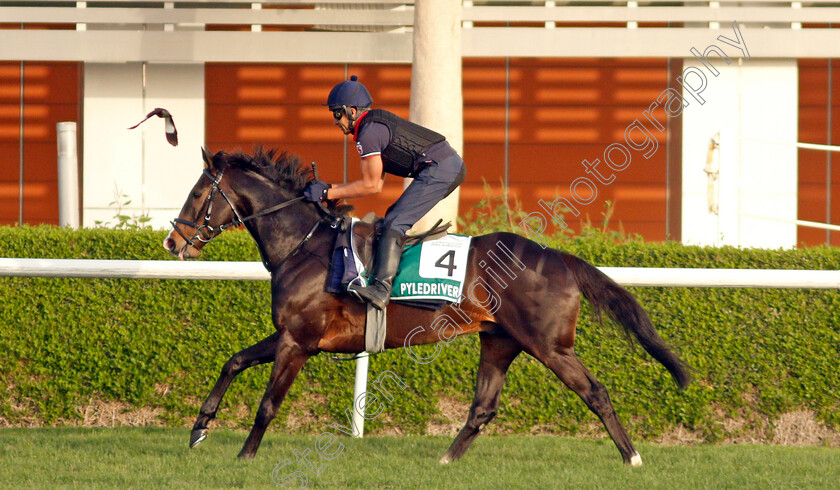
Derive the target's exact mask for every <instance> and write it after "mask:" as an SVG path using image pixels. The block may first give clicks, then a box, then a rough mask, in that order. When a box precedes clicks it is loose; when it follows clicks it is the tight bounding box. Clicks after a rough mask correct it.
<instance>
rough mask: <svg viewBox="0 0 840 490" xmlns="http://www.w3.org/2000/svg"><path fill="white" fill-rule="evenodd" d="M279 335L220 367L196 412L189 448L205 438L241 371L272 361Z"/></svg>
mask: <svg viewBox="0 0 840 490" xmlns="http://www.w3.org/2000/svg"><path fill="white" fill-rule="evenodd" d="M279 338H280V334H279V333H278V332H277V331H275V332H274V333H273V334H271V335H269V336H268V337H266V338H264V339H262V340H260V341H259V342H257V343H256V344H254V345H252V346H251V347H248V348H246V349H243V350H241V351H239V352H237V353H236V354H234V355H233V356H231V358H230V359H228V361H227V362H226V363H225V365H224V367H222V373H221V374H220V375H219V379H218V380H216V384H215V385H214V386H213V389H212V390H210V395H208V396H207V400H205V401H204V404H203V405H201V410H199V412H198V418H197V419H196V421H195V425H193V429H192V433H191V434H190V447H191V448H192V447H195V446H197V445H198V444H199V443H200V442H201V441H203V440H204V439H205V438H206V437H207V424H209V423H210V421H211V420H213V419H214V418H216V412H217V411H218V410H219V404H220V403H221V402H222V398H223V397H224V396H225V392H227V389H228V387H229V386H230V383H231V382H232V381H233V379H234V378H235V377H236V376H237V375H238V374H239V373H241V372H242V371H244V370H246V369H248V368H249V367H252V366H256V365H258V364H265V363H266V362H271V361H273V360H274V354H275V352H277V340H278V339H279Z"/></svg>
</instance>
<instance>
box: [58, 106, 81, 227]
mask: <svg viewBox="0 0 840 490" xmlns="http://www.w3.org/2000/svg"><path fill="white" fill-rule="evenodd" d="M55 129H56V134H57V147H58V224H59V225H61V226H69V227H71V228H79V167H78V156H77V153H76V123H75V122H60V123H57V124H56V125H55Z"/></svg>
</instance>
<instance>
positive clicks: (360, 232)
mask: <svg viewBox="0 0 840 490" xmlns="http://www.w3.org/2000/svg"><path fill="white" fill-rule="evenodd" d="M382 221H383V218H379V217H377V216H376V215H375V214H373V213H368V214H367V215H365V217H364V218H362V221H361V223H356V226H354V227H353V243H354V244H355V246H356V253H357V254H358V256H359V258H360V259H361V260H362V263H363V264H364V266H365V269H367V270H370V269H371V266H372V264H373V244H374V242H375V241H376V237H377V236H378V235H379V234H380V232H381V227H382ZM441 223H443V220H438V222H437V223H435V224H434V226H432V227H431V228H430V229H428V230H426V231H424V232H423V233H420V234H419V235H406V237H405V241H404V242H403V245H404V246H406V247H408V246H411V245H416V244H418V243H422V242H426V241H429V240H436V239H438V238H440V237H442V236H444V235H446V230H448V229H449V228H450V227H451V226H452V223H449V222H447V223H446V224H441Z"/></svg>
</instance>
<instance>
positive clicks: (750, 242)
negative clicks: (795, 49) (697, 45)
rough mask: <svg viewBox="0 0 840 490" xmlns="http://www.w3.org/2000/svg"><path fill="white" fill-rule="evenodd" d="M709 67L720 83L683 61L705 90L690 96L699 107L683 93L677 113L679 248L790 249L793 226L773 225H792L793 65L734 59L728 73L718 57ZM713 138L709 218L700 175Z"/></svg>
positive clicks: (693, 63)
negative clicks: (714, 179) (716, 140)
mask: <svg viewBox="0 0 840 490" xmlns="http://www.w3.org/2000/svg"><path fill="white" fill-rule="evenodd" d="M719 45H720V44H719ZM727 48H728V46H727ZM730 51H731V50H730ZM709 61H710V62H711V64H712V65H713V66H714V67H715V68H716V69H717V70H718V71H719V72H720V73H719V75H718V76H714V74H713V73H712V72H711V71H710V69H709V68H708V67H706V66H704V65H702V64H701V63H700V62H698V61H697V60H696V59H686V60H685V66H686V68H687V69H688V67H690V66H693V67H695V68H696V69H697V70H699V71H700V73H703V74H704V76H705V77H706V82H707V84H706V87H705V89H704V90H703V91H702V93H699V94H695V95H697V96H699V97H701V98H702V99H704V100H705V103H704V104H701V103H700V102H699V101H698V100H697V99H696V97H695V96H694V95H692V94H691V93H690V91H687V90H683V97H684V98H685V100H686V101H687V102H688V104H689V105H688V107H686V108H685V110H684V111H683V150H682V156H683V158H682V160H683V163H682V164H683V170H682V175H683V186H682V191H683V200H682V240H683V242H684V243H688V244H696V245H735V246H740V247H764V248H778V247H794V246H796V232H797V230H796V226H795V225H793V224H791V223H789V222H787V223H785V222H781V221H773V220H788V221H790V220H795V219H796V218H797V192H798V176H797V175H798V174H797V169H798V162H797V151H796V147H794V146H792V145H793V144H794V143H795V142H796V141H797V136H798V132H797V119H798V71H797V65H796V61H795V60H759V59H755V58H753V59H750V60H748V61H747V60H739V59H736V58H734V56H733V58H732V63H731V64H729V65H727V64H726V63H725V61H723V60H721V59H720V58H718V57H717V56H711V57H710V58H709ZM685 73H686V72H684V74H685ZM685 77H686V80H684V81H686V82H689V81H690V83H692V84H693V86H695V87H699V86H700V85H701V84H702V80H701V78H700V77H699V76H698V75H697V72H694V73H692V74H690V75H686V76H685ZM718 133H720V148H719V152H718V164H719V179H720V180H719V182H718V183H717V186H718V187H717V196H718V210H719V211H718V213H717V214H715V213H714V212H712V211H710V210H709V206H708V184H709V181H708V176H707V173H706V172H704V168H705V167H706V159H707V154H708V146H709V140H710V138H712V137H714V136H715V135H716V134H718ZM756 140H758V141H756ZM769 142H775V143H776V144H770V143H769ZM778 143H784V144H782V145H780V144H778ZM757 217H761V218H766V219H759V218H757Z"/></svg>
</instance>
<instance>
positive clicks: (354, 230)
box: [325, 213, 452, 310]
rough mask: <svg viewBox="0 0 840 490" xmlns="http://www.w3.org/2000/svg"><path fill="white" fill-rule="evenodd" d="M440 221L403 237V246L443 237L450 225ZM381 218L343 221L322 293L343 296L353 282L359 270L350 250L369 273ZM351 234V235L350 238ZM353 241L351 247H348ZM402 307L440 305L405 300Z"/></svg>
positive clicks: (429, 307) (430, 302) (373, 217)
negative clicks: (347, 286) (347, 285)
mask: <svg viewBox="0 0 840 490" xmlns="http://www.w3.org/2000/svg"><path fill="white" fill-rule="evenodd" d="M442 221H443V220H438V222H437V223H435V225H434V226H433V227H432V228H430V229H429V230H427V231H425V232H423V233H420V234H418V235H410V236H407V237H406V238H405V242H404V244H405V245H406V246H410V245H416V244H419V243H422V242H425V241H430V240H435V239H438V238H441V237H443V236H445V235H446V231H447V230H448V229H449V227H450V226H452V224H451V223H446V224H443V225H442V224H441V223H442ZM381 227H382V218H378V217H377V216H376V215H375V214H373V213H369V214H368V215H366V216H365V217H364V218H362V220H361V221H356V222H355V224H354V225H353V226H351V221H350V219H349V218H345V219H344V220H343V222H342V223H341V227H340V230H341V233H339V234H338V236H337V237H336V240H335V244H334V245H333V251H332V255H331V257H332V258H331V261H330V264H331V270H330V274H329V278H328V282H327V285H326V288H325V290H326V291H327V292H329V293H335V294H346V293H347V290H346V288H345V285H346V284H347V283H348V282H349V281H352V280H354V275H357V274H358V271H359V270H361V268H358V267H356V266H354V265H353V264H352V261H353V260H355V259H352V258H351V257H350V255H351V250H354V251H355V253H356V256H357V257H358V259H359V261H361V264H358V265H361V266H362V268H364V269H365V270H371V268H372V263H373V255H374V253H373V245H374V242H375V241H376V239H377V236H378V235H379V232H380V231H381ZM351 234H352V236H351ZM351 241H352V247H351ZM404 304H410V305H412V306H417V307H419V308H426V309H433V310H439V309H440V308H442V307H443V305H444V303H443V302H437V301H404Z"/></svg>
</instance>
